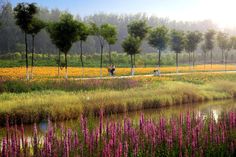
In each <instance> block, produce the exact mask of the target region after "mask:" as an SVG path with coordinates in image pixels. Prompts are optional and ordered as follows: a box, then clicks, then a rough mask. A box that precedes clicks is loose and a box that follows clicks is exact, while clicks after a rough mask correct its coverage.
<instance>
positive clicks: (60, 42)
mask: <svg viewBox="0 0 236 157" xmlns="http://www.w3.org/2000/svg"><path fill="white" fill-rule="evenodd" d="M38 12H39V8H38V7H37V5H36V4H35V3H19V4H18V5H17V6H16V7H15V8H14V18H15V21H16V25H17V26H19V28H20V29H21V30H22V32H24V39H25V52H26V53H25V60H26V77H27V79H29V78H30V76H31V77H33V75H32V74H33V66H34V64H33V63H34V55H33V54H34V45H35V44H34V39H35V37H36V35H37V34H38V33H39V32H40V31H41V30H42V29H43V28H45V30H46V32H47V33H48V34H49V36H50V39H51V41H52V43H53V44H54V45H55V47H57V49H58V50H59V53H58V76H59V72H60V67H65V69H66V76H65V78H66V79H67V78H68V74H67V55H68V53H69V50H70V49H71V48H72V46H73V44H74V43H76V42H79V43H80V60H81V63H82V64H81V65H82V69H83V68H84V66H83V65H84V64H83V57H82V56H83V43H85V42H86V41H87V38H88V37H89V36H93V37H95V38H96V42H97V43H98V45H99V47H100V69H101V70H100V75H101V76H102V68H103V53H104V47H105V46H107V47H109V51H108V52H109V63H110V64H112V58H111V49H110V48H111V45H114V44H115V43H116V42H117V39H118V31H117V26H116V25H113V24H109V23H103V24H101V25H98V24H96V23H94V22H90V23H85V22H83V21H81V20H80V21H79V20H77V19H76V18H74V17H73V15H71V14H69V13H64V14H62V15H61V16H60V17H59V19H58V20H57V21H53V22H47V21H42V20H41V19H40V18H38V17H37V13H38ZM127 32H128V36H127V37H125V39H124V40H122V43H121V46H122V48H123V51H124V52H126V53H127V54H128V55H130V60H131V61H130V63H131V75H133V74H134V68H135V56H136V54H138V53H140V51H141V45H142V43H143V42H144V41H146V42H147V43H148V44H149V45H150V46H152V47H153V48H154V49H156V50H157V52H158V59H157V66H158V67H159V68H160V66H161V53H162V52H163V51H165V50H166V49H167V47H169V48H170V49H171V50H172V51H173V52H175V54H176V72H178V62H179V59H178V55H179V54H180V53H181V52H183V51H186V52H188V53H189V64H191V60H192V67H193V68H194V65H195V51H196V49H197V47H198V46H199V44H200V43H202V45H201V48H202V50H203V52H204V54H207V53H210V56H211V65H212V58H213V48H214V47H215V45H216V43H217V45H218V47H219V48H220V49H221V51H222V63H225V67H226V65H227V57H228V52H229V51H230V50H231V49H235V48H236V37H234V36H232V37H229V35H228V34H226V33H223V32H216V31H214V30H208V31H207V32H206V33H204V34H203V33H201V32H200V31H187V32H184V31H180V30H176V29H168V28H167V27H166V26H164V25H160V26H158V27H151V26H149V25H148V24H147V21H145V20H134V21H132V22H130V23H129V24H128V25H127ZM28 35H30V36H31V44H32V46H31V53H32V55H31V57H32V58H31V61H32V62H31V72H30V73H29V71H28V67H29V63H28V42H29V40H28ZM215 41H216V42H215ZM61 53H63V54H64V56H65V57H64V58H65V64H64V65H63V64H62V63H61V60H60V58H61ZM191 56H192V57H191ZM205 56H206V55H205ZM204 60H206V57H205V58H204ZM204 63H205V62H204ZM190 66H191V65H190ZM159 70H160V69H159Z"/></svg>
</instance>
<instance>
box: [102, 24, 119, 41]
mask: <svg viewBox="0 0 236 157" xmlns="http://www.w3.org/2000/svg"><path fill="white" fill-rule="evenodd" d="M100 32H101V36H103V38H104V39H105V40H106V41H107V43H108V44H109V45H113V44H115V43H116V41H117V30H116V27H115V26H114V25H111V24H103V25H101V27H100Z"/></svg>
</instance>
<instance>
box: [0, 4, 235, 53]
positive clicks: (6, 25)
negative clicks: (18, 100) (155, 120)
mask: <svg viewBox="0 0 236 157" xmlns="http://www.w3.org/2000/svg"><path fill="white" fill-rule="evenodd" d="M1 1H3V2H4V3H0V21H1V23H2V27H1V29H0V34H1V35H0V57H1V56H2V57H6V56H8V55H9V54H12V53H15V52H21V53H22V54H23V52H24V34H23V33H22V31H21V30H20V29H19V27H18V26H17V25H16V24H15V18H14V8H13V6H12V5H11V3H10V2H9V0H0V2H1ZM114 5H115V2H114ZM63 12H64V11H63V10H59V9H56V8H53V9H48V8H45V7H40V8H39V9H38V13H37V14H36V15H35V16H36V17H37V18H39V19H41V20H42V21H47V22H55V21H59V18H60V15H61V14H63ZM74 18H75V19H77V20H79V21H83V22H84V23H90V22H93V23H96V24H97V25H99V26H100V25H102V24H104V23H109V24H112V25H115V26H116V28H117V32H118V35H117V42H116V43H115V44H114V45H113V46H112V47H111V49H112V51H116V52H118V53H121V52H123V49H122V46H121V43H122V41H123V39H124V38H125V37H126V36H127V34H128V32H127V25H128V24H129V23H130V22H132V21H136V20H140V19H142V20H145V21H146V22H147V24H148V25H149V26H151V27H154V26H157V25H165V26H166V27H167V28H168V29H177V30H183V31H195V30H198V31H200V32H206V31H207V30H208V29H215V30H217V29H218V27H217V26H216V25H215V24H214V23H212V22H211V21H209V20H204V21H196V22H188V21H175V20H171V19H168V18H162V17H157V16H147V15H145V14H144V13H137V14H110V13H109V14H108V13H97V14H91V15H88V16H84V17H80V16H79V15H75V16H74ZM227 32H228V33H230V34H233V33H234V34H236V33H235V32H232V31H227ZM96 41H97V37H95V36H89V37H88V39H87V41H86V42H85V43H84V44H83V46H84V52H85V53H86V54H90V55H92V54H94V53H96V52H98V50H99V49H100V45H99V43H98V42H96ZM28 46H29V48H30V49H31V44H30V45H28ZM79 47H80V42H79V41H78V42H76V43H75V44H73V46H72V48H71V49H70V53H73V54H76V53H78V52H77V51H78V49H79ZM141 47H142V50H143V51H142V53H149V52H153V51H154V49H153V48H152V47H151V46H150V45H149V44H148V43H147V42H143V43H142V46H141ZM108 49H109V47H108V46H105V47H104V51H108ZM35 52H36V53H40V54H47V55H48V56H50V55H51V54H54V55H55V54H57V48H56V47H55V45H54V44H53V43H52V42H51V39H50V36H49V34H48V33H47V31H46V29H44V30H42V31H41V32H40V33H38V35H37V37H36V38H35Z"/></svg>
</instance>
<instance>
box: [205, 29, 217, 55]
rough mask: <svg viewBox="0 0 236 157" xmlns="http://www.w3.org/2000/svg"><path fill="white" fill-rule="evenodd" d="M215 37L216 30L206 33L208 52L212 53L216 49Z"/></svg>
mask: <svg viewBox="0 0 236 157" xmlns="http://www.w3.org/2000/svg"><path fill="white" fill-rule="evenodd" d="M214 37H215V31H214V30H208V31H207V32H206V33H205V36H204V38H205V48H206V50H207V51H211V50H212V49H213V48H214Z"/></svg>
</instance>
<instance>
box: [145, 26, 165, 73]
mask: <svg viewBox="0 0 236 157" xmlns="http://www.w3.org/2000/svg"><path fill="white" fill-rule="evenodd" d="M168 40H169V37H168V29H167V28H166V27H165V26H161V27H157V28H154V29H152V30H151V31H150V34H149V36H148V43H149V44H150V45H151V46H152V47H155V48H156V49H157V51H158V68H159V71H160V67H161V51H163V50H165V49H166V48H167V43H168Z"/></svg>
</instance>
